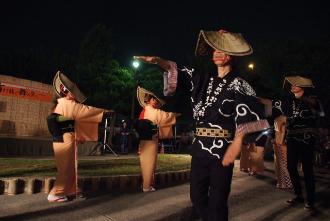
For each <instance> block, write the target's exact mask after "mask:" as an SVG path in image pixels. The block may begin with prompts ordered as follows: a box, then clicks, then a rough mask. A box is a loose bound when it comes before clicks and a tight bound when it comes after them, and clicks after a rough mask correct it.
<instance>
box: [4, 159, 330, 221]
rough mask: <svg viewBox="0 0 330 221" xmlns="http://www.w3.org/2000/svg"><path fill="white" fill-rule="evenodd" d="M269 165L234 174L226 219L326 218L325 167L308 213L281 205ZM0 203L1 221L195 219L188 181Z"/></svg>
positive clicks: (328, 177)
mask: <svg viewBox="0 0 330 221" xmlns="http://www.w3.org/2000/svg"><path fill="white" fill-rule="evenodd" d="M236 166H238V165H237V164H236ZM272 166H273V165H272V163H266V168H267V169H266V171H265V172H264V173H263V175H259V176H257V177H250V176H248V175H246V174H245V173H242V172H237V173H235V174H234V179H233V185H232V192H231V197H230V200H229V207H230V220H233V221H240V220H242V221H243V220H244V221H246V220H248V221H271V220H285V221H297V220H301V221H305V220H306V221H307V220H308V221H310V220H311V221H314V220H330V188H329V186H330V173H329V169H325V168H322V169H317V173H316V175H317V204H316V207H317V211H316V212H315V213H314V214H311V213H309V212H307V211H305V210H304V209H303V206H298V207H294V208H291V207H288V206H287V205H285V203H284V202H285V200H286V199H288V198H290V197H291V193H290V192H289V191H283V190H279V189H276V188H275V180H274V170H273V168H272ZM0 203H1V205H2V206H1V207H0V220H37V221H38V220H43V221H46V220H49V221H53V220H60V221H66V220H69V221H75V220H86V221H87V220H96V221H109V220H116V221H142V220H143V221H149V220H150V221H151V220H154V221H165V220H171V221H188V220H194V219H193V218H191V217H192V216H191V214H192V209H191V204H190V200H189V184H183V185H179V186H176V187H171V188H165V189H160V190H158V191H156V192H154V193H147V194H144V193H130V194H128V193H126V194H123V193H122V194H119V193H118V194H114V193H112V194H106V195H105V194H103V195H100V194H99V195H94V196H92V195H90V196H88V197H87V198H85V199H78V200H75V201H71V202H67V203H55V204H54V203H53V204H51V203H48V202H47V201H46V195H45V194H34V195H27V194H21V195H16V196H0Z"/></svg>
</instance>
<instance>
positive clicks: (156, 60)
mask: <svg viewBox="0 0 330 221" xmlns="http://www.w3.org/2000/svg"><path fill="white" fill-rule="evenodd" d="M133 58H134V59H136V60H139V61H142V62H145V63H148V64H157V65H158V66H159V67H161V68H162V69H164V70H165V71H168V70H170V69H171V65H170V62H171V61H168V60H165V59H162V58H160V57H158V56H134V57H133Z"/></svg>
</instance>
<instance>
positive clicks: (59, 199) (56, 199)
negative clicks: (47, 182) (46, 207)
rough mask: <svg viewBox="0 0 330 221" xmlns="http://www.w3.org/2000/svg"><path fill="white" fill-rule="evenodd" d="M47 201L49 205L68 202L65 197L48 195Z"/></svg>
mask: <svg viewBox="0 0 330 221" xmlns="http://www.w3.org/2000/svg"><path fill="white" fill-rule="evenodd" d="M47 200H48V202H50V203H55V202H58V203H60V202H66V201H68V197H66V196H56V195H52V194H49V195H48V196H47Z"/></svg>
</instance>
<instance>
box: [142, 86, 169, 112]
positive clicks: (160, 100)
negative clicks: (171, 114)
mask: <svg viewBox="0 0 330 221" xmlns="http://www.w3.org/2000/svg"><path fill="white" fill-rule="evenodd" d="M147 94H149V95H151V96H153V97H154V98H155V99H156V100H157V101H158V103H159V105H160V107H161V106H163V105H164V104H165V102H164V101H163V100H162V99H160V98H158V97H157V96H156V95H155V94H154V93H152V92H150V91H148V90H146V89H144V88H142V87H140V86H138V87H137V89H136V96H137V100H138V101H139V103H140V105H141V107H145V106H146V105H147V103H146V101H145V97H146V95H147Z"/></svg>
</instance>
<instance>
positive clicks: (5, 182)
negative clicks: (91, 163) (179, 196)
mask: <svg viewBox="0 0 330 221" xmlns="http://www.w3.org/2000/svg"><path fill="white" fill-rule="evenodd" d="M189 179H190V170H179V171H173V172H160V173H156V177H155V182H156V185H157V186H159V187H165V186H173V185H177V184H182V183H185V182H188V181H189ZM141 181H142V177H141V175H117V176H101V177H79V178H78V187H79V188H80V189H81V190H82V192H83V193H88V192H96V191H112V190H117V191H123V192H134V191H140V190H141ZM54 182H55V178H54V177H43V178H37V177H26V178H3V179H1V178H0V195H4V194H5V195H17V194H23V193H25V194H35V193H40V192H44V193H49V192H50V190H51V189H52V187H53V186H54Z"/></svg>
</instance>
